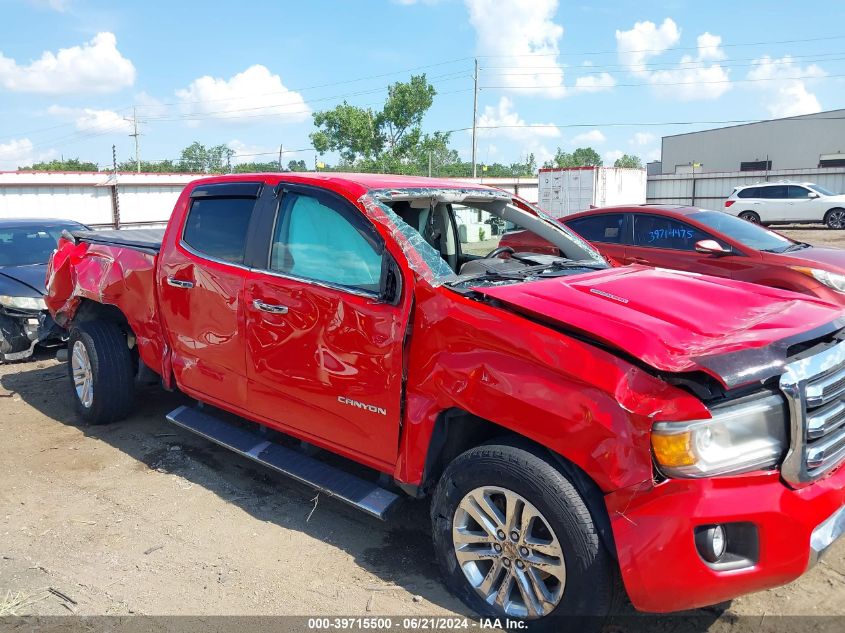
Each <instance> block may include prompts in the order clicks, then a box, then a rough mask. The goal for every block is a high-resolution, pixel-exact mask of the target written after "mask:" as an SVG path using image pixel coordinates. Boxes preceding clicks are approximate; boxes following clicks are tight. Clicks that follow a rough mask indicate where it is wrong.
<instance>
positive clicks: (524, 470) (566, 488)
mask: <svg viewBox="0 0 845 633" xmlns="http://www.w3.org/2000/svg"><path fill="white" fill-rule="evenodd" d="M479 499H480V500H481V502H479V501H478V500H479ZM487 500H489V503H491V504H492V505H495V506H496V507H497V508H498V511H499V514H498V515H495V512H496V511H495V510H491V509H490V508H491V506H490V505H484V503H483V502H484V501H487ZM595 501H597V502H598V503H599V504H600V503H602V500H601V499H598V500H595ZM520 503H521V504H522V505H521V506H520ZM481 507H484V508H486V512H487V514H486V518H487V519H489V520H490V521H488V522H487V524H486V525H487V526H486V527H485V525H483V524H482V523H481V522H479V521H476V520H475V516H478V514H477V513H478V508H481ZM598 507H600V506H598ZM512 516H513V517H515V518H513V519H510V517H512ZM527 517H533V518H527ZM483 518H484V517H482V519H483ZM431 520H432V533H433V538H434V548H435V554H436V556H437V560H438V563H439V564H440V567H441V570H442V571H443V574H444V576H445V578H446V584H447V586H448V587H449V589H450V590H451V591H452V592H453V593H454V594H455V595H456V596H457V597H458V598H460V599H461V600H462V601H463V602H464V604H466V605H467V606H468V607H470V608H471V609H472V610H473V611H475V612H476V613H478V614H479V615H481V616H484V617H493V618H497V617H498V618H505V617H508V618H513V619H527V620H530V626H531V628H532V629H534V630H536V629H538V628H539V629H548V630H570V627H574V628H572V629H571V630H582V629H584V628H585V627H586V628H594V627H597V626H600V625H601V623H602V622H603V620H604V618H605V617H606V616H607V615H608V613H609V612H610V609H611V606H612V603H613V593H614V586H615V571H614V565H613V562H612V560H611V557H610V554H609V553H608V551H607V550H606V548H605V546H604V545H603V543H602V541H601V539H600V537H599V530H598V527H597V525H596V523H595V521H594V520H593V517H592V515H591V514H590V511H589V509H588V504H587V503H586V502H585V499H584V498H583V497H582V495H581V494H579V492H578V490H577V489H576V487H575V486H574V484H573V482H572V481H571V480H570V479H569V477H567V476H566V475H564V474H563V473H562V472H561V471H560V470H558V469H557V468H556V467H555V466H554V465H553V464H552V463H551V462H550V461H547V460H545V459H543V458H541V457H539V456H538V455H535V454H534V453H532V452H530V451H529V450H526V449H524V448H518V447H515V446H509V445H504V444H489V445H484V446H479V447H476V448H473V449H470V450H468V451H466V452H465V453H463V454H461V455H459V456H458V457H457V458H456V459H455V460H454V461H453V462H452V463H451V464H449V466H448V467H447V468H446V471H445V472H444V473H443V476H442V477H441V478H440V482H439V483H438V485H437V488H436V490H435V493H434V497H433V499H432V506H431ZM514 526H517V527H516V529H514ZM502 527H503V528H504V530H501V531H502V532H503V533H504V532H507V533H506V534H505V537H504V538H502V536H501V534H499V533H498V532H499V530H500V528H502ZM456 538H457V542H456ZM534 546H536V549H534ZM476 552H481V553H482V555H481V556H478V557H477V558H476V556H475V554H476ZM459 555H460V556H461V558H462V561H461V562H459V560H458V556H459ZM536 560H541V562H542V564H541V565H539V566H534V565H533V563H532V561H536ZM497 565H498V567H497ZM561 568H562V573H561ZM541 570H542V571H541ZM547 570H548V571H547ZM561 576H562V578H561ZM520 581H523V583H526V584H521V582H520ZM508 583H511V584H510V585H508ZM526 585H527V586H529V587H532V588H533V591H530V592H527V591H526ZM508 586H510V589H508V588H507V587H508ZM502 587H505V590H504V591H505V592H506V595H504V598H503V599H500V598H499V595H498V594H499V591H497V589H499V590H500V591H501V590H502ZM483 596H487V597H486V598H485V597H483ZM533 598H539V600H533ZM529 602H531V604H530V606H529ZM538 607H539V608H538ZM562 618H566V620H565V621H563V620H562Z"/></svg>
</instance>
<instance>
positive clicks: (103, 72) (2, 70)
mask: <svg viewBox="0 0 845 633" xmlns="http://www.w3.org/2000/svg"><path fill="white" fill-rule="evenodd" d="M134 82H135V66H133V65H132V62H131V61H129V60H128V59H126V58H125V57H124V56H123V55H122V54H121V53H120V51H118V50H117V38H115V36H114V34H113V33H107V32H106V33H98V34H97V35H96V36H94V38H93V39H92V40H91V41H90V42H86V43H85V44H83V45H82V46H72V47H70V48H61V49H59V52H58V53H53V52H51V51H44V52H43V53H42V54H41V57H40V58H39V59H37V60H35V61H33V62H31V63H30V64H28V65H23V66H22V65H19V64H18V63H17V62H16V61H15V60H14V59H11V58H9V57H5V56H4V55H3V54H2V53H0V86H2V87H3V88H5V89H6V90H11V91H15V92H37V93H45V94H70V93H81V92H113V91H115V90H120V89H121V88H125V87H126V86H131V85H132V84H133V83H134Z"/></svg>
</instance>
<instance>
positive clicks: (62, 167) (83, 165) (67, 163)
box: [18, 158, 100, 171]
mask: <svg viewBox="0 0 845 633" xmlns="http://www.w3.org/2000/svg"><path fill="white" fill-rule="evenodd" d="M18 169H22V170H31V171H100V169H99V167H98V166H97V163H92V162H89V161H83V160H79V159H78V158H68V159H66V160H65V159H61V160H51V161H45V162H40V163H33V164H32V165H30V166H29V167H18Z"/></svg>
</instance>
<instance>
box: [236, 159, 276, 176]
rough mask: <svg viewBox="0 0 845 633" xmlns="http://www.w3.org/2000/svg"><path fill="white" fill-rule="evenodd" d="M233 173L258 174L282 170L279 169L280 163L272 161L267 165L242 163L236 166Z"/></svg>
mask: <svg viewBox="0 0 845 633" xmlns="http://www.w3.org/2000/svg"><path fill="white" fill-rule="evenodd" d="M232 171H233V172H234V173H236V174H257V173H262V172H268V171H269V172H276V171H281V170H280V169H279V161H277V160H271V161H268V162H266V163H241V164H240V165H235V166H234V167H233V168H232Z"/></svg>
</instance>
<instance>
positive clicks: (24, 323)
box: [0, 308, 66, 361]
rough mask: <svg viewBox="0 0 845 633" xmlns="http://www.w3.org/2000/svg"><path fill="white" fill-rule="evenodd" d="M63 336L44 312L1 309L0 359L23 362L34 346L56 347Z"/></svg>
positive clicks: (63, 332) (60, 329) (60, 330)
mask: <svg viewBox="0 0 845 633" xmlns="http://www.w3.org/2000/svg"><path fill="white" fill-rule="evenodd" d="M65 337H66V333H65V331H64V330H63V329H62V328H60V327H59V326H58V325H56V322H55V321H53V317H51V316H50V314H49V313H48V312H47V311H46V310H42V311H37V310H12V309H9V308H0V360H6V361H11V360H23V359H25V358H29V357H30V356H32V352H33V350H34V349H35V346H36V345H39V344H40V345H59V344H61V343H62V342H63V341H64V340H65Z"/></svg>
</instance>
